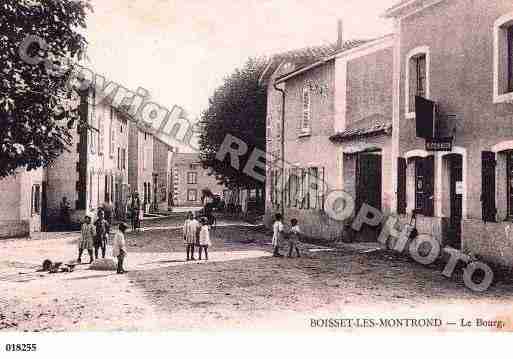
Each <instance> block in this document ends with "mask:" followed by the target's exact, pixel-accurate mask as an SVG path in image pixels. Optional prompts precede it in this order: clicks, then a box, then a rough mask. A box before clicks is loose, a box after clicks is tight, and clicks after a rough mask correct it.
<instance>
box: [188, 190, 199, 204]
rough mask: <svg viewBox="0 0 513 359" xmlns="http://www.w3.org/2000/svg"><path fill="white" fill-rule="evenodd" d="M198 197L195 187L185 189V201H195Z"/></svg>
mask: <svg viewBox="0 0 513 359" xmlns="http://www.w3.org/2000/svg"><path fill="white" fill-rule="evenodd" d="M197 198H198V191H197V190H195V189H188V190H187V201H188V202H196V201H197Z"/></svg>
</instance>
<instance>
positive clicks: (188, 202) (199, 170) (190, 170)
mask: <svg viewBox="0 0 513 359" xmlns="http://www.w3.org/2000/svg"><path fill="white" fill-rule="evenodd" d="M171 163H172V171H173V205H174V206H182V207H193V206H201V205H202V202H201V190H203V189H206V188H208V189H210V191H212V193H214V194H218V195H220V196H222V195H223V193H224V192H223V191H224V190H225V187H224V186H222V185H220V184H218V183H217V180H216V178H215V176H213V175H210V173H211V170H210V169H205V168H203V166H202V165H201V162H200V159H199V154H197V153H174V154H173V159H172V161H171Z"/></svg>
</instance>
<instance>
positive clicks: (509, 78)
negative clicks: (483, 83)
mask: <svg viewBox="0 0 513 359" xmlns="http://www.w3.org/2000/svg"><path fill="white" fill-rule="evenodd" d="M493 47H494V49H493V50H494V53H493V57H494V61H493V101H494V103H501V102H510V101H513V13H509V14H507V15H504V16H502V17H500V18H499V19H498V20H497V21H496V22H495V24H494V43H493Z"/></svg>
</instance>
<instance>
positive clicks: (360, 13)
mask: <svg viewBox="0 0 513 359" xmlns="http://www.w3.org/2000/svg"><path fill="white" fill-rule="evenodd" d="M397 2H398V0H274V1H269V0H215V1H214V0H208V1H207V0H203V1H200V0H180V1H177V0H92V4H93V7H94V9H95V10H94V13H92V14H90V15H89V17H88V29H87V36H88V41H89V48H88V57H89V60H88V61H89V63H88V66H90V67H91V68H93V69H94V70H95V71H96V72H98V73H100V74H103V75H104V76H106V77H107V78H109V79H110V80H113V81H116V82H118V83H120V84H122V85H124V86H125V87H127V88H130V89H133V90H135V89H137V88H138V87H143V88H145V89H147V90H149V92H150V95H151V97H152V99H153V100H154V101H156V102H158V103H159V104H161V105H162V106H165V107H167V108H169V109H171V108H172V107H173V105H178V106H181V107H183V108H185V109H186V110H187V112H188V113H189V114H190V115H192V117H193V118H194V117H196V116H199V115H200V113H201V111H202V110H204V109H206V108H207V106H208V99H209V97H210V96H211V95H212V93H213V91H214V90H215V88H216V87H218V86H220V85H221V84H222V81H223V78H224V77H225V76H226V75H228V74H230V73H231V72H232V71H233V70H234V69H235V68H237V67H239V66H241V65H242V64H243V63H244V62H245V60H246V59H247V58H248V57H251V56H258V55H268V56H269V55H272V54H273V53H276V52H282V51H287V50H291V49H295V48H300V47H304V46H312V45H320V44H325V43H328V42H334V41H336V39H337V19H339V18H340V19H342V20H343V24H344V25H343V27H344V31H343V32H344V39H346V40H349V39H365V38H372V37H377V36H382V35H384V34H387V33H390V32H392V23H391V21H390V20H387V19H382V18H380V15H381V14H382V13H383V12H384V10H385V9H387V8H389V7H390V6H392V5H394V4H395V3H397Z"/></svg>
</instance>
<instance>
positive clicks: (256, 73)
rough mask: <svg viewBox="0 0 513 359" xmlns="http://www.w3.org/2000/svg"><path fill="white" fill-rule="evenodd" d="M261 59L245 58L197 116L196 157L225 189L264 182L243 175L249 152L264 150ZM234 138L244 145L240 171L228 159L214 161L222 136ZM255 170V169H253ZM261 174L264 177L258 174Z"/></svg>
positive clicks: (259, 184) (246, 186)
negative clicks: (197, 147)
mask: <svg viewBox="0 0 513 359" xmlns="http://www.w3.org/2000/svg"><path fill="white" fill-rule="evenodd" d="M265 65H266V61H265V59H263V58H258V59H254V58H252V59H249V60H248V61H247V62H246V63H245V64H244V66H243V67H242V68H241V69H236V70H235V71H234V72H233V73H232V74H231V75H229V76H228V77H226V78H225V80H224V83H223V84H222V85H221V86H220V87H219V88H217V89H216V91H215V92H214V94H213V96H212V97H211V98H210V100H209V107H208V109H207V110H206V111H204V112H203V113H202V115H201V129H202V131H201V135H200V140H199V147H200V158H201V161H202V164H203V166H204V167H207V168H210V169H212V171H213V173H214V174H215V175H216V177H217V179H218V180H219V182H220V183H222V184H225V185H227V186H228V187H242V188H262V187H263V186H264V183H262V182H261V181H258V180H257V179H255V178H252V177H250V176H248V175H247V174H245V173H244V172H243V169H244V166H245V165H246V162H247V161H248V159H249V156H250V154H251V153H252V151H253V149H255V148H257V149H260V150H262V151H265V118H266V103H267V97H266V91H265V88H264V87H262V86H260V84H259V83H258V79H259V77H260V74H261V73H262V71H263V70H264V68H265ZM228 134H230V135H231V136H234V137H237V138H238V139H240V140H242V141H243V142H244V143H246V144H247V145H248V151H247V153H246V155H244V156H241V157H240V168H238V169H236V168H233V167H231V165H230V158H229V156H226V158H225V160H224V161H219V160H217V159H216V153H217V151H218V150H219V148H220V147H221V144H222V143H223V141H224V139H225V137H226V135H228ZM257 171H259V170H257ZM260 172H261V174H262V175H265V173H263V172H262V171H260Z"/></svg>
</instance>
